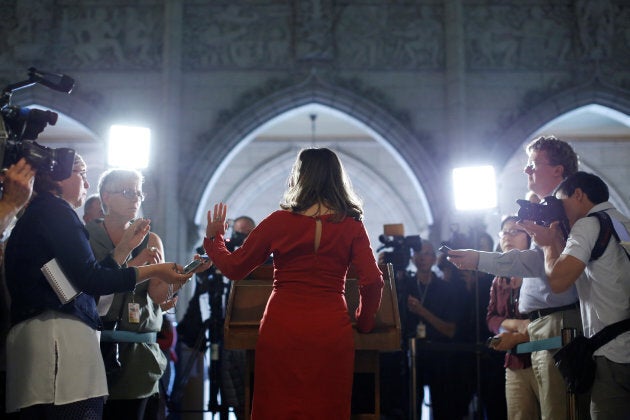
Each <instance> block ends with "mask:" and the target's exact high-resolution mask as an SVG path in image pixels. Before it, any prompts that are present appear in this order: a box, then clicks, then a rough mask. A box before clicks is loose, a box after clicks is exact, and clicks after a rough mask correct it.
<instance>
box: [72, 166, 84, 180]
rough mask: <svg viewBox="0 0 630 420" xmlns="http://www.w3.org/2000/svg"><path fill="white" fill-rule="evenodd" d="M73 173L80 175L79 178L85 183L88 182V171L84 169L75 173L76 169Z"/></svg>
mask: <svg viewBox="0 0 630 420" xmlns="http://www.w3.org/2000/svg"><path fill="white" fill-rule="evenodd" d="M72 172H73V173H75V174H79V176H80V177H81V178H83V180H84V181H87V171H86V170H85V169H84V170H82V171H75V170H74V169H73V170H72Z"/></svg>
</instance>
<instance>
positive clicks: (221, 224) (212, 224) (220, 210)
mask: <svg viewBox="0 0 630 420" xmlns="http://www.w3.org/2000/svg"><path fill="white" fill-rule="evenodd" d="M226 214H227V205H226V204H224V203H218V204H215V205H214V211H212V210H208V225H207V227H206V238H214V237H215V236H217V235H223V234H225V230H226V229H227V223H226V222H225V215H226Z"/></svg>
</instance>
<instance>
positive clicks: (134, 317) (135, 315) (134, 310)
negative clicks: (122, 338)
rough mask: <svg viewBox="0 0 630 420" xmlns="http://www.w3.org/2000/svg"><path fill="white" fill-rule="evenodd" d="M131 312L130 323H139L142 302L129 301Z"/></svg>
mask: <svg viewBox="0 0 630 420" xmlns="http://www.w3.org/2000/svg"><path fill="white" fill-rule="evenodd" d="M128 310H129V311H128V312H129V323H130V324H138V323H139V322H140V304H139V303H134V302H129V306H128Z"/></svg>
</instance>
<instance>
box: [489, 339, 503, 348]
mask: <svg viewBox="0 0 630 420" xmlns="http://www.w3.org/2000/svg"><path fill="white" fill-rule="evenodd" d="M500 341H501V337H499V336H494V337H490V338H488V341H487V342H486V344H487V345H488V347H490V348H494V347H495V346H496V345H497V344H499V342H500Z"/></svg>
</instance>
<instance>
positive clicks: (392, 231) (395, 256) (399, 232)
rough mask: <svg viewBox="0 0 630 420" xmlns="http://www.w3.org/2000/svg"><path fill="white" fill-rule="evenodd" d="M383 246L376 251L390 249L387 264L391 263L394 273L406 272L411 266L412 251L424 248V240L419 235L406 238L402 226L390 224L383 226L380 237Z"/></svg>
mask: <svg viewBox="0 0 630 420" xmlns="http://www.w3.org/2000/svg"><path fill="white" fill-rule="evenodd" d="M378 240H379V241H381V243H382V244H383V245H382V246H380V247H379V248H378V249H377V250H376V251H377V252H378V251H381V250H383V249H386V248H390V249H391V251H388V252H385V253H384V257H385V261H384V262H385V263H386V264H388V263H391V264H392V265H393V266H394V271H404V270H405V269H406V268H407V266H408V265H409V260H410V258H411V250H412V249H413V250H414V251H419V250H420V249H421V248H422V240H421V239H420V236H419V235H410V236H405V228H404V226H403V225H402V224H400V223H399V224H390V225H384V226H383V234H382V235H380V236H379V237H378Z"/></svg>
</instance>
